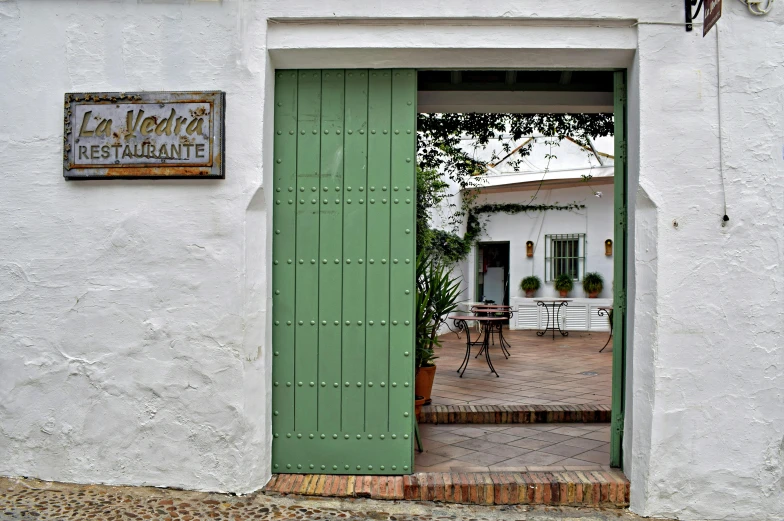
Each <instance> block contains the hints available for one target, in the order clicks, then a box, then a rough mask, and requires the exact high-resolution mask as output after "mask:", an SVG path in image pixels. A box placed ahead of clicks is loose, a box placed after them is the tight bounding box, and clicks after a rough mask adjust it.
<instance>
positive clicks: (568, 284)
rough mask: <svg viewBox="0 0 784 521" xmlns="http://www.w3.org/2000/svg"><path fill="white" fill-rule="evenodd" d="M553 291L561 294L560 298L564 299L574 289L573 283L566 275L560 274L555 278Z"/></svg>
mask: <svg viewBox="0 0 784 521" xmlns="http://www.w3.org/2000/svg"><path fill="white" fill-rule="evenodd" d="M554 286H555V289H556V290H557V291H558V292H559V293H560V294H561V297H566V296H568V295H569V292H570V291H572V288H573V287H574V281H573V280H572V277H570V276H569V275H568V274H566V273H561V274H560V275H558V276H557V277H556V278H555V284H554Z"/></svg>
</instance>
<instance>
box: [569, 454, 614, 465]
mask: <svg viewBox="0 0 784 521" xmlns="http://www.w3.org/2000/svg"><path fill="white" fill-rule="evenodd" d="M575 457H576V458H577V459H581V460H583V461H589V462H591V463H599V464H604V465H606V464H608V463H609V462H610V454H609V453H607V452H599V451H594V450H589V451H587V452H583V453H581V454H579V455H578V456H575Z"/></svg>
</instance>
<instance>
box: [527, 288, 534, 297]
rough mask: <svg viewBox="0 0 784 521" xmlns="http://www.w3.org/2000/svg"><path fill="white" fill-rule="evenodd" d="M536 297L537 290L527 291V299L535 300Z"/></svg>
mask: <svg viewBox="0 0 784 521" xmlns="http://www.w3.org/2000/svg"><path fill="white" fill-rule="evenodd" d="M535 295H536V290H535V289H527V290H525V296H526V298H534V296H535Z"/></svg>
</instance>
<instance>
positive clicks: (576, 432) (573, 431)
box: [550, 426, 592, 436]
mask: <svg viewBox="0 0 784 521" xmlns="http://www.w3.org/2000/svg"><path fill="white" fill-rule="evenodd" d="M550 432H554V433H556V434H563V435H565V436H582V435H584V434H589V433H590V432H592V431H589V430H588V429H583V428H580V427H571V426H569V427H559V428H557V429H553V430H551V431H550Z"/></svg>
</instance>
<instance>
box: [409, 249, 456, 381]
mask: <svg viewBox="0 0 784 521" xmlns="http://www.w3.org/2000/svg"><path fill="white" fill-rule="evenodd" d="M416 283H417V295H416V368H417V369H419V368H420V367H428V366H431V365H434V364H433V361H434V360H435V359H436V358H438V357H436V356H435V353H434V347H435V346H438V345H440V343H439V340H438V336H437V335H438V328H439V327H440V326H441V324H442V323H443V322H444V320H445V319H446V317H447V316H448V315H449V313H451V312H452V311H454V310H455V309H456V308H457V297H458V295H459V294H460V281H459V279H458V278H457V277H453V276H452V271H451V269H449V267H448V266H447V265H446V264H445V263H444V262H443V261H441V260H438V259H434V258H433V257H432V256H430V255H428V254H427V253H426V252H422V253H419V254H418V255H417V265H416Z"/></svg>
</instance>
